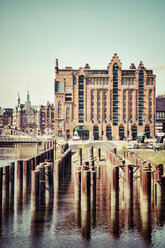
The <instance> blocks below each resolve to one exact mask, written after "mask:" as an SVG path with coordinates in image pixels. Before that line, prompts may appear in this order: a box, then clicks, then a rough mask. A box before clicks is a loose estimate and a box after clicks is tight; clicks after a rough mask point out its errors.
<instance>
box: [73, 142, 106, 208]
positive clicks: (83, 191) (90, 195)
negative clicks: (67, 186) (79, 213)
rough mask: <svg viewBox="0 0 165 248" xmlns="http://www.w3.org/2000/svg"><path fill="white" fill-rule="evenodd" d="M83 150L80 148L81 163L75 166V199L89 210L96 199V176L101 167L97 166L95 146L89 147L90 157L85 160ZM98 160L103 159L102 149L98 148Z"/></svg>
mask: <svg viewBox="0 0 165 248" xmlns="http://www.w3.org/2000/svg"><path fill="white" fill-rule="evenodd" d="M82 153H83V150H82V148H79V149H78V158H79V165H78V166H76V167H75V199H76V200H77V201H79V202H81V206H82V208H83V210H84V211H85V210H87V209H88V208H89V206H90V203H91V202H95V199H96V178H98V177H99V167H96V166H95V160H94V151H93V146H92V147H90V148H89V149H88V159H87V160H85V161H84V160H83V154H82ZM97 160H98V161H100V160H101V149H100V148H99V149H98V150H97Z"/></svg>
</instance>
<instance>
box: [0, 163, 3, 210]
mask: <svg viewBox="0 0 165 248" xmlns="http://www.w3.org/2000/svg"><path fill="white" fill-rule="evenodd" d="M2 182H3V167H0V205H1V204H2Z"/></svg>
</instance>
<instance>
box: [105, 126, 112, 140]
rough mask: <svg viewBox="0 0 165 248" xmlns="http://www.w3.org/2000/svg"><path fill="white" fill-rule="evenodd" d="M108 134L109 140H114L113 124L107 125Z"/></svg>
mask: <svg viewBox="0 0 165 248" xmlns="http://www.w3.org/2000/svg"><path fill="white" fill-rule="evenodd" d="M106 136H107V139H108V140H112V129H111V126H109V125H108V126H106Z"/></svg>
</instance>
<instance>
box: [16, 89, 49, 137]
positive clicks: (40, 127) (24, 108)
mask: <svg viewBox="0 0 165 248" xmlns="http://www.w3.org/2000/svg"><path fill="white" fill-rule="evenodd" d="M13 126H14V127H15V128H18V129H19V130H23V131H26V132H28V133H32V134H35V135H43V134H52V133H53V132H54V105H53V104H50V103H49V102H47V104H46V106H43V105H40V106H34V105H31V101H30V94H29V92H27V99H26V102H25V104H22V103H21V100H20V96H19V94H18V99H17V104H16V106H15V108H14V111H13Z"/></svg>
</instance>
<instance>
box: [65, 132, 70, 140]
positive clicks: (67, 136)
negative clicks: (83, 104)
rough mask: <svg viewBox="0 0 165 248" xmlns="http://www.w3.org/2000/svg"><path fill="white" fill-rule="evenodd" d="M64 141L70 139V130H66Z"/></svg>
mask: <svg viewBox="0 0 165 248" xmlns="http://www.w3.org/2000/svg"><path fill="white" fill-rule="evenodd" d="M66 139H67V140H69V139H70V130H69V129H67V130H66Z"/></svg>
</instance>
